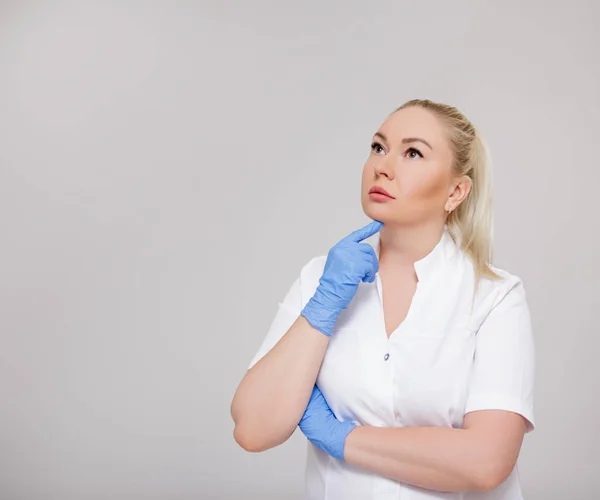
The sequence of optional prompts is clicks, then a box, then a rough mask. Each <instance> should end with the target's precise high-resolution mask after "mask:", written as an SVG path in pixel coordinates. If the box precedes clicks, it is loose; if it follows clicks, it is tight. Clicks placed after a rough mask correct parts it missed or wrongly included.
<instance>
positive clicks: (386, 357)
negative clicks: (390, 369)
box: [383, 353, 390, 361]
mask: <svg viewBox="0 0 600 500" xmlns="http://www.w3.org/2000/svg"><path fill="white" fill-rule="evenodd" d="M383 359H384V361H387V360H388V359H390V355H389V353H386V355H385V356H384V357H383Z"/></svg>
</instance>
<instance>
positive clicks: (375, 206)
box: [363, 201, 394, 224]
mask: <svg viewBox="0 0 600 500" xmlns="http://www.w3.org/2000/svg"><path fill="white" fill-rule="evenodd" d="M363 212H364V213H365V215H366V216H367V217H369V218H371V219H373V220H378V221H380V222H383V223H384V224H385V223H386V222H392V220H393V219H394V214H393V213H392V210H391V207H389V206H385V205H383V204H380V203H375V202H372V201H368V202H367V203H363Z"/></svg>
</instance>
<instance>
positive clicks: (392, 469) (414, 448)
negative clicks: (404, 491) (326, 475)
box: [345, 426, 495, 492]
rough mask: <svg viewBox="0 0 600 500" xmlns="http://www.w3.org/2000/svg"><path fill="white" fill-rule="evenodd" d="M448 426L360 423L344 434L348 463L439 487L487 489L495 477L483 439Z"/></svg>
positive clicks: (422, 486)
mask: <svg viewBox="0 0 600 500" xmlns="http://www.w3.org/2000/svg"><path fill="white" fill-rule="evenodd" d="M480 438H481V436H479V435H477V434H475V433H473V432H472V431H470V430H465V429H454V428H444V427H362V426H359V427H356V428H355V429H354V430H353V431H352V432H351V433H350V434H349V435H348V437H347V438H346V444H345V459H346V461H347V462H348V463H351V464H353V465H356V466H358V467H361V468H363V469H366V470H370V471H372V472H375V473H377V474H379V475H383V476H386V477H389V478H391V479H394V480H396V481H399V482H403V483H407V484H411V485H413V486H418V487H421V488H426V489H430V490H437V491H447V492H451V491H467V490H486V489H490V488H491V487H493V485H492V483H493V482H494V481H495V479H493V475H492V473H491V472H490V470H491V467H492V464H491V461H490V454H489V452H488V450H489V448H488V446H487V445H486V440H485V439H480Z"/></svg>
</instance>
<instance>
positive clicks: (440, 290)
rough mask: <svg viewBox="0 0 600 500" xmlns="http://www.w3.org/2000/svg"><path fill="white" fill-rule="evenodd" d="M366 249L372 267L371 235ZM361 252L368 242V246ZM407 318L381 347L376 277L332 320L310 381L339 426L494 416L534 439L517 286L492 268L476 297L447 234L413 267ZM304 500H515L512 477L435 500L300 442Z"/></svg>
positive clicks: (300, 286)
mask: <svg viewBox="0 0 600 500" xmlns="http://www.w3.org/2000/svg"><path fill="white" fill-rule="evenodd" d="M371 239H372V240H373V241H374V243H370V244H371V245H372V246H373V247H374V249H375V251H376V254H377V255H378V256H379V233H377V234H376V235H375V236H373V237H372V238H371ZM365 242H367V241H365ZM326 259H327V257H326V256H319V257H315V258H313V259H311V260H310V261H309V262H308V263H306V264H305V265H304V266H303V268H302V270H301V272H300V275H299V276H298V278H297V279H296V280H295V281H294V283H293V284H292V286H291V288H290V289H289V290H288V292H287V294H286V296H285V298H284V299H283V301H282V302H280V303H279V306H278V310H277V313H276V315H275V318H274V319H273V321H272V323H271V326H270V328H269V330H268V332H267V335H266V337H265V338H264V341H263V342H262V345H261V346H260V348H259V350H258V352H257V353H256V355H255V356H254V358H253V359H252V361H251V363H250V367H252V366H253V365H254V364H255V363H256V362H258V361H259V360H260V359H261V358H262V357H263V356H264V355H265V354H266V353H267V352H268V351H269V350H270V349H271V348H272V347H273V346H274V345H275V344H276V343H277V342H278V341H279V339H280V338H281V337H282V336H283V335H284V334H285V332H286V331H287V330H288V329H289V327H290V326H291V325H292V323H294V321H295V320H296V319H297V318H298V316H299V314H300V312H301V311H302V308H303V307H304V306H305V305H306V303H307V302H308V300H309V299H310V298H311V297H312V295H313V294H314V292H315V290H316V288H317V286H318V284H319V279H320V277H321V275H322V273H323V269H324V265H325V261H326ZM414 266H415V271H416V274H417V277H418V284H417V288H416V291H415V294H414V296H413V299H412V303H411V305H410V308H409V311H408V314H407V316H406V318H405V319H404V321H403V322H402V323H401V324H400V325H399V326H398V328H397V329H396V330H395V331H394V332H393V333H392V334H391V336H390V337H389V338H388V336H387V334H386V331H385V324H384V316H383V305H382V304H383V302H382V285H381V279H380V276H379V273H377V275H376V280H375V281H374V282H373V283H363V282H361V283H360V284H359V286H358V289H357V292H356V295H355V296H354V298H353V300H352V302H351V303H350V305H349V306H348V307H347V308H346V309H345V310H344V311H342V312H341V314H340V316H339V318H338V320H337V322H336V325H335V328H334V331H333V334H332V336H331V339H330V342H329V345H328V347H327V350H326V353H325V357H324V359H323V364H322V366H321V369H320V371H319V374H318V377H317V385H318V386H319V388H320V389H321V391H322V393H323V395H324V396H325V399H326V400H327V403H328V404H329V406H330V407H331V409H332V411H333V412H334V414H335V415H336V416H337V418H338V419H339V420H342V421H345V420H352V421H354V422H356V423H357V424H358V425H368V426H378V427H403V426H439V427H455V428H460V427H461V426H462V422H463V417H464V415H465V414H466V413H468V412H470V411H474V410H483V409H501V410H508V411H512V412H516V413H519V414H521V415H523V416H524V417H525V418H526V419H527V432H530V431H532V430H533V429H534V415H533V385H534V362H535V356H534V343H533V336H532V331H531V324H530V316H529V309H528V305H527V301H526V297H525V291H524V288H523V283H522V281H521V279H520V278H518V277H517V276H514V275H511V274H509V273H508V272H506V271H504V270H502V269H499V268H497V267H495V266H493V267H492V268H493V269H494V271H495V272H496V273H498V274H499V275H500V276H502V278H503V279H502V281H493V280H489V279H482V281H481V282H480V286H479V290H478V292H477V294H476V295H475V297H474V302H472V299H473V295H474V267H473V265H472V263H471V261H470V260H469V259H468V257H467V256H466V255H465V254H464V252H462V250H461V249H460V248H459V246H458V245H457V244H456V243H455V242H454V241H453V240H452V237H451V236H450V234H449V232H448V229H447V227H444V232H443V234H442V237H441V239H440V241H439V243H438V244H437V245H436V246H435V248H434V249H433V250H432V251H431V252H430V253H429V254H428V255H426V256H425V257H424V258H423V259H421V260H419V261H417V262H415V264H414ZM306 498H307V500H434V499H445V500H449V499H452V500H459V499H461V500H520V499H522V498H523V497H522V493H521V488H520V485H519V476H518V468H517V467H516V466H515V468H514V470H513V471H512V473H511V474H510V475H509V477H508V478H507V479H506V480H505V481H504V482H503V483H502V484H501V485H500V486H498V487H497V488H495V489H494V490H493V491H489V492H461V493H453V492H437V491H433V490H427V489H423V488H418V487H414V486H411V485H408V484H404V483H400V482H397V481H394V480H391V479H388V478H385V477H383V476H380V475H378V474H374V473H371V472H369V471H365V470H362V469H359V468H356V467H354V466H352V465H350V464H348V463H347V462H344V461H340V460H337V459H335V458H333V457H331V456H329V455H328V454H326V453H325V452H323V451H321V450H320V449H318V448H317V447H316V446H314V445H313V444H312V443H310V442H308V455H307V463H306Z"/></svg>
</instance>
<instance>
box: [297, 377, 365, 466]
mask: <svg viewBox="0 0 600 500" xmlns="http://www.w3.org/2000/svg"><path fill="white" fill-rule="evenodd" d="M298 426H299V427H300V430H301V431H302V432H303V433H304V435H305V436H306V437H307V438H308V440H309V441H310V442H311V443H313V444H314V445H315V446H317V447H318V448H320V449H321V450H323V451H324V452H326V453H329V455H331V456H332V457H335V458H337V459H338V460H344V444H345V442H346V436H348V434H349V433H350V432H351V431H352V430H353V429H354V428H355V427H356V424H355V423H354V422H340V421H339V420H338V419H337V418H336V416H335V415H334V414H333V412H332V411H331V408H329V405H328V404H327V401H325V397H324V396H323V393H322V392H321V391H320V390H319V388H318V387H317V386H316V385H315V387H314V388H313V391H312V394H311V396H310V400H309V401H308V405H307V407H306V410H305V411H304V415H303V417H302V419H301V420H300V423H299V424H298Z"/></svg>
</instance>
